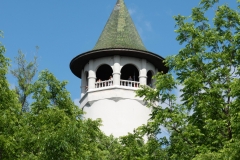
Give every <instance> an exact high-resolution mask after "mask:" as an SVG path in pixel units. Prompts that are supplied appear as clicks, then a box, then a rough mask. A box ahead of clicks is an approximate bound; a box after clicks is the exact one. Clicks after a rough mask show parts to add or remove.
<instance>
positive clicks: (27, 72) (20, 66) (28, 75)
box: [11, 47, 38, 112]
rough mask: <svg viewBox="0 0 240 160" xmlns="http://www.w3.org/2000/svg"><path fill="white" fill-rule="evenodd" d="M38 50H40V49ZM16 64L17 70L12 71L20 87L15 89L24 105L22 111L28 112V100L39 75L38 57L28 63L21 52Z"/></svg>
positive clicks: (16, 58)
mask: <svg viewBox="0 0 240 160" xmlns="http://www.w3.org/2000/svg"><path fill="white" fill-rule="evenodd" d="M36 49H37V50H38V47H36ZM15 63H16V64H17V68H16V69H13V70H11V73H12V75H13V76H14V77H16V78H17V81H18V86H16V87H15V89H16V92H17V94H18V96H19V101H20V102H21V104H22V111H23V112H26V111H29V102H28V101H27V98H28V97H29V95H30V94H31V92H30V88H31V85H32V83H33V78H34V77H35V75H36V73H37V57H34V59H33V61H30V62H27V61H26V58H25V55H24V54H23V53H22V51H21V50H19V51H18V57H15Z"/></svg>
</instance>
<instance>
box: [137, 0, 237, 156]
mask: <svg viewBox="0 0 240 160" xmlns="http://www.w3.org/2000/svg"><path fill="white" fill-rule="evenodd" d="M216 2H218V1H217V0H202V1H201V3H200V6H199V7H196V8H193V9H192V15H191V16H190V18H191V21H189V19H188V18H187V17H184V16H181V15H178V16H176V17H175V20H176V23H177V30H176V33H178V36H177V40H178V41H179V43H180V44H182V45H185V46H184V48H183V49H181V50H180V52H179V54H177V55H175V56H170V57H168V58H167V59H166V61H165V62H166V64H167V66H168V67H169V68H170V70H172V71H173V72H174V73H175V74H176V79H174V78H173V76H172V74H171V73H169V74H166V75H162V74H158V75H156V76H155V79H156V89H151V88H148V87H143V88H142V89H141V90H139V91H138V92H137V94H138V95H139V96H141V97H144V100H145V101H146V102H148V106H149V107H151V108H152V109H153V112H152V117H151V121H149V123H148V125H147V126H143V127H142V130H143V131H144V132H145V133H147V134H148V135H150V136H153V135H155V136H156V135H157V134H159V133H161V128H160V127H159V126H163V127H165V128H166V129H167V130H168V132H169V133H170V137H169V140H168V141H166V139H160V140H159V145H163V146H165V147H166V149H167V152H168V156H169V159H193V158H195V159H239V153H240V152H239V147H237V146H239V144H240V143H239V140H238V139H239V138H240V137H239V135H240V132H239V131H240V130H239V129H240V125H239V113H240V112H239V111H240V108H239V106H240V103H239V102H240V101H239V98H240V97H239V93H240V92H239V85H240V81H239V77H240V75H239V74H240V72H239V69H240V68H239V65H240V57H239V56H240V50H239V49H240V34H239V33H240V32H239V28H240V14H239V11H236V10H233V9H231V8H229V7H228V6H227V5H222V6H218V9H217V11H216V12H215V18H214V19H213V25H214V26H213V27H210V21H209V20H208V18H207V17H206V16H205V11H208V9H209V8H211V7H212V6H213V5H215V4H216ZM177 85H180V86H182V87H183V89H181V92H182V94H181V103H180V104H179V103H177V99H176V96H175V93H174V89H175V88H176V87H177ZM156 102H160V105H158V104H156ZM162 104H164V105H162Z"/></svg>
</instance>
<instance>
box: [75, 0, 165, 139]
mask: <svg viewBox="0 0 240 160" xmlns="http://www.w3.org/2000/svg"><path fill="white" fill-rule="evenodd" d="M163 60H164V59H163V58H162V57H161V56H159V55H157V54H154V53H152V52H149V51H148V50H147V49H146V48H145V47H144V45H143V42H142V40H141V38H140V36H139V34H138V32H137V30H136V27H135V26H134V23H133V21H132V19H131V17H130V14H129V12H128V10H127V8H126V6H125V3H124V0H118V1H117V3H116V5H115V7H114V9H113V11H112V14H111V16H110V18H109V19H108V22H107V24H106V25H105V27H104V30H103V32H102V34H101V36H100V38H99V39H98V41H97V43H96V45H95V47H94V48H93V50H91V51H88V52H85V53H82V54H80V55H78V56H76V57H75V58H74V59H73V60H72V61H71V63H70V69H71V71H72V72H73V74H74V75H76V76H77V77H78V78H80V79H81V99H80V107H81V108H82V109H83V110H84V111H85V112H86V115H85V117H86V118H92V119H97V118H101V119H102V122H103V125H102V126H101V130H102V131H103V132H104V133H105V134H107V135H110V134H113V135H114V136H115V137H119V136H122V135H126V134H127V133H128V132H132V131H133V130H134V128H137V127H138V126H141V125H142V124H146V123H147V120H148V119H149V114H150V109H148V108H147V107H146V106H145V104H144V102H143V100H142V99H141V98H139V97H136V94H135V91H136V90H137V89H138V88H139V86H140V85H148V86H149V87H154V86H153V82H152V76H153V75H154V74H156V73H157V72H159V71H163V72H167V68H166V67H165V66H164V64H163Z"/></svg>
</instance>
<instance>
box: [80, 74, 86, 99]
mask: <svg viewBox="0 0 240 160" xmlns="http://www.w3.org/2000/svg"><path fill="white" fill-rule="evenodd" d="M83 71H84V70H82V74H81V77H82V79H81V98H82V97H83V96H84V94H85V93H86V82H85V81H86V78H85V75H84V72H83Z"/></svg>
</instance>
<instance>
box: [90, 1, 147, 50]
mask: <svg viewBox="0 0 240 160" xmlns="http://www.w3.org/2000/svg"><path fill="white" fill-rule="evenodd" d="M107 48H127V49H137V50H144V51H146V48H145V47H144V45H143V42H142V40H141V38H140V36H139V34H138V32H137V29H136V27H135V25H134V23H133V21H132V18H131V16H130V14H129V12H128V9H127V7H126V6H125V3H124V0H118V1H117V4H116V5H115V7H114V9H113V11H112V14H111V16H110V18H109V19H108V22H107V24H106V25H105V27H104V30H103V32H102V34H101V36H100V38H99V39H98V41H97V43H96V45H95V47H94V48H93V50H98V49H107Z"/></svg>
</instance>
